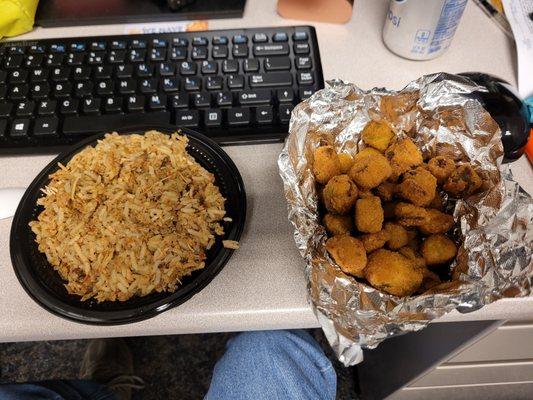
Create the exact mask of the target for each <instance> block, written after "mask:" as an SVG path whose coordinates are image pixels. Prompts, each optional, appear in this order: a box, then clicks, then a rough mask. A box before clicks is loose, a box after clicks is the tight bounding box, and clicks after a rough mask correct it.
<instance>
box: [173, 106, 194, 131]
mask: <svg viewBox="0 0 533 400" xmlns="http://www.w3.org/2000/svg"><path fill="white" fill-rule="evenodd" d="M198 121H199V114H198V110H178V111H176V126H178V127H188V128H196V127H197V126H198Z"/></svg>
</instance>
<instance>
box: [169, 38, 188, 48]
mask: <svg viewBox="0 0 533 400" xmlns="http://www.w3.org/2000/svg"><path fill="white" fill-rule="evenodd" d="M188 45H189V40H188V39H187V38H181V37H175V38H172V46H178V47H187V46H188Z"/></svg>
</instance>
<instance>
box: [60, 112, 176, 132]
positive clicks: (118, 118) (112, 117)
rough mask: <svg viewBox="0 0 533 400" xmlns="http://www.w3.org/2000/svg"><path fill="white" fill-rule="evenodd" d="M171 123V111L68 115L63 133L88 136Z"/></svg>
mask: <svg viewBox="0 0 533 400" xmlns="http://www.w3.org/2000/svg"><path fill="white" fill-rule="evenodd" d="M169 123H170V113H169V112H153V113H138V114H125V115H124V114H109V115H87V116H80V117H67V118H65V120H64V122H63V134H64V135H66V136H77V135H80V136H87V135H91V134H94V133H99V132H111V131H113V130H116V129H120V128H125V127H128V126H135V125H157V124H169Z"/></svg>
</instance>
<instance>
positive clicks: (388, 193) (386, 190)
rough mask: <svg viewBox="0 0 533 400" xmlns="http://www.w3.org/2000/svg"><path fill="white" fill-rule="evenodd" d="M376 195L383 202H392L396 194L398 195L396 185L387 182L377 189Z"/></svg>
mask: <svg viewBox="0 0 533 400" xmlns="http://www.w3.org/2000/svg"><path fill="white" fill-rule="evenodd" d="M375 190H376V194H377V195H378V196H379V197H380V198H381V200H383V201H391V200H392V198H393V197H394V193H396V184H395V183H392V182H388V181H385V182H383V183H381V184H379V186H378V187H377V188H376V189H375Z"/></svg>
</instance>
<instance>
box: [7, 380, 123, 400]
mask: <svg viewBox="0 0 533 400" xmlns="http://www.w3.org/2000/svg"><path fill="white" fill-rule="evenodd" d="M0 399H2V400H116V397H115V395H114V394H113V393H111V392H110V391H109V390H108V389H107V388H106V387H105V386H103V385H100V384H99V383H96V382H93V381H88V380H82V379H77V380H51V381H42V382H37V383H18V384H17V383H14V384H7V385H0Z"/></svg>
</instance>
